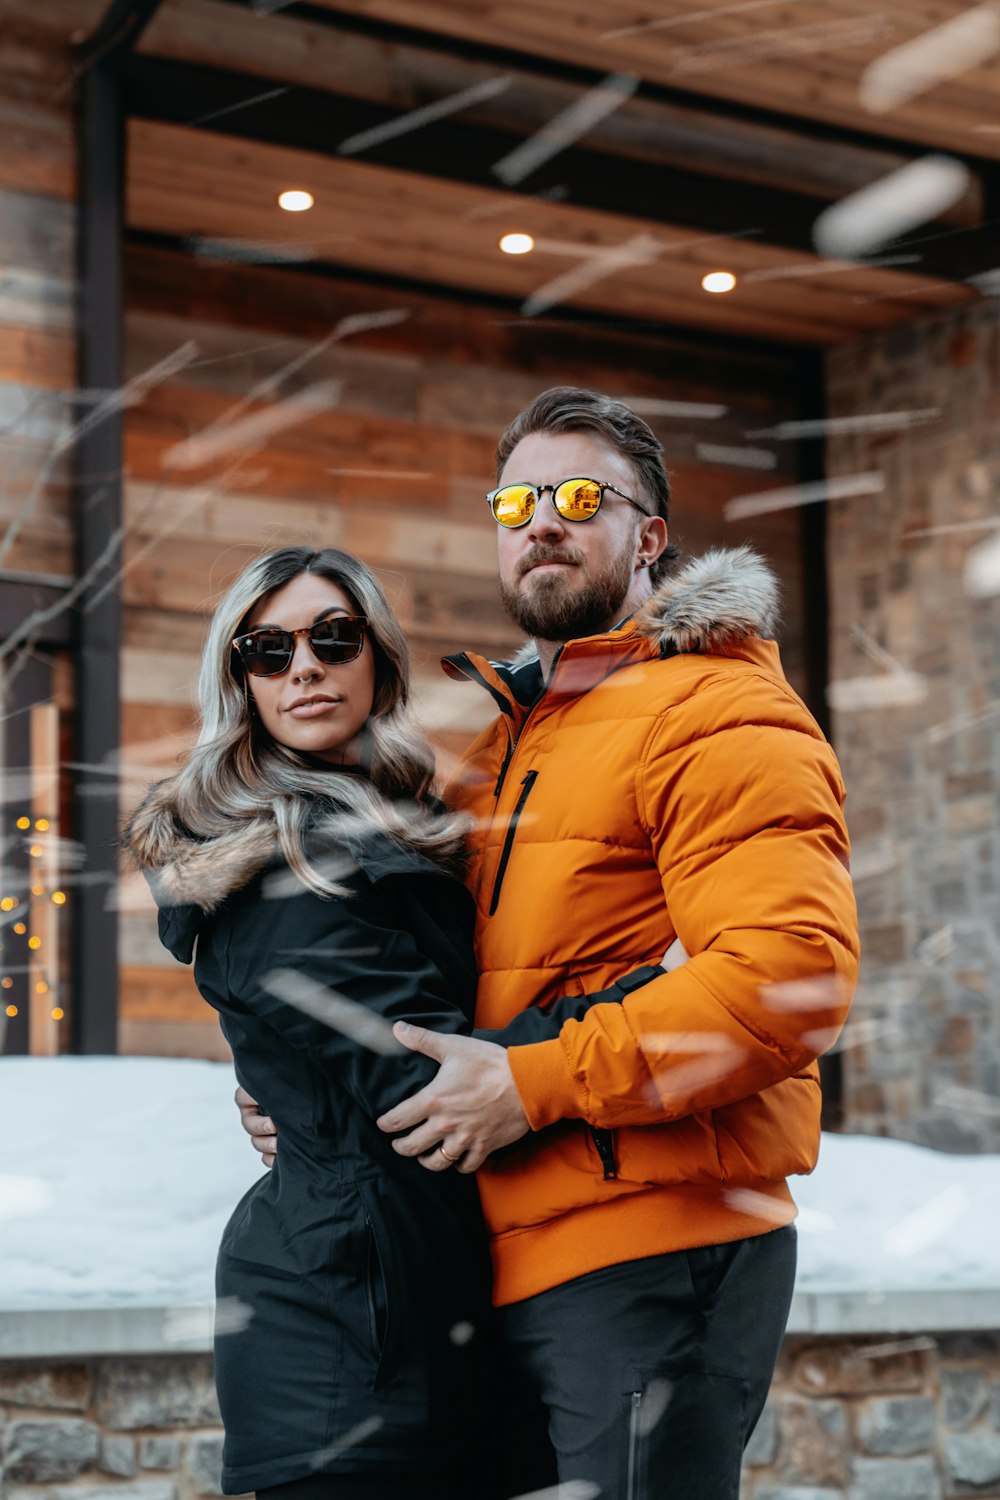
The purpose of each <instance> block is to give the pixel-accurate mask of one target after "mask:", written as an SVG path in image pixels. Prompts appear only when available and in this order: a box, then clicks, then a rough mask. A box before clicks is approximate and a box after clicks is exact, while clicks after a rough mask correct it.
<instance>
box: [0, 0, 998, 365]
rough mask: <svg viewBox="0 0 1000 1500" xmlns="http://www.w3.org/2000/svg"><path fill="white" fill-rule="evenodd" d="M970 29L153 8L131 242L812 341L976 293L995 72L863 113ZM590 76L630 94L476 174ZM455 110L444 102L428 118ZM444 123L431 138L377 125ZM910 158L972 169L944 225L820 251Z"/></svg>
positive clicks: (654, 13)
mask: <svg viewBox="0 0 1000 1500" xmlns="http://www.w3.org/2000/svg"><path fill="white" fill-rule="evenodd" d="M39 9H41V10H43V11H44V16H37V17H36V16H35V15H34V11H37V10H39ZM103 9H104V6H103V5H101V4H100V3H98V0H45V6H44V7H38V6H37V5H34V7H33V4H32V0H0V19H2V18H11V19H12V20H15V21H16V22H17V23H18V24H23V25H29V24H30V25H38V26H44V27H47V28H48V29H49V30H50V31H51V32H52V33H53V35H55V34H56V33H58V32H60V31H61V33H62V35H63V37H65V36H67V35H69V33H70V31H71V30H72V31H74V32H75V33H76V34H77V35H79V33H80V30H81V28H82V27H84V28H85V27H86V25H87V24H91V25H92V23H93V18H94V16H95V14H97V15H99V14H100V13H102V11H103ZM968 10H969V6H968V4H967V3H966V0H881V3H879V4H877V5H875V4H874V3H873V4H868V3H865V0H728V3H722V0H652V3H649V4H647V5H643V4H637V3H626V0H504V3H503V4H499V3H492V0H476V3H469V0H311V3H299V0H294V3H285V4H282V3H281V0H162V4H161V5H160V8H159V10H158V12H157V14H156V15H155V17H154V19H153V21H152V23H151V24H150V25H149V26H148V28H147V29H146V31H145V33H144V35H143V37H142V39H141V42H140V45H139V50H138V55H137V56H136V58H135V60H134V62H133V65H132V68H131V72H130V88H129V95H128V99H129V110H130V113H131V115H132V117H133V118H132V120H131V125H130V135H129V139H130V154H129V174H128V183H129V200H128V224H129V227H130V229H131V230H132V231H133V232H136V233H140V234H145V235H154V236H156V237H157V239H158V241H160V242H163V243H173V244H178V245H180V246H182V247H185V248H188V249H191V248H194V249H196V250H198V252H199V253H201V254H202V255H205V256H210V255H214V256H215V257H216V258H218V259H222V260H224V259H225V258H226V255H227V254H229V253H232V256H233V258H234V259H241V258H243V259H245V258H247V257H249V258H254V257H255V256H256V257H259V258H261V259H266V258H267V256H268V253H269V252H273V256H272V258H273V259H274V260H275V261H277V262H278V263H280V262H281V260H282V258H283V257H287V258H289V259H291V260H293V261H294V260H295V259H296V258H297V257H298V258H301V259H305V260H308V261H309V263H310V264H311V265H313V266H314V267H319V268H327V269H329V270H330V272H331V273H333V274H336V273H337V271H339V270H342V271H344V272H348V273H352V274H353V273H357V272H363V273H366V274H368V275H369V276H371V277H372V278H375V279H381V280H382V281H383V282H384V284H385V285H387V286H391V285H393V284H406V285H408V286H413V285H418V286H419V285H423V286H426V287H427V288H428V289H433V290H437V291H440V290H445V291H447V290H449V289H452V290H454V291H455V292H456V293H460V294H461V295H463V296H469V295H476V294H479V295H481V296H482V297H483V298H485V299H493V300H494V302H495V303H496V304H497V305H498V306H499V307H502V308H503V309H505V310H506V312H507V314H508V315H510V316H520V317H527V318H531V317H539V316H554V317H560V316H565V315H575V316H580V315H581V314H583V315H591V316H597V317H601V318H604V319H612V320H621V321H625V322H630V323H633V324H635V325H636V326H643V327H646V328H650V327H654V326H659V327H668V328H682V329H688V330H690V329H694V330H700V331H702V332H703V333H704V334H705V335H707V336H710V337H712V338H715V339H718V338H724V339H725V338H728V339H733V340H757V341H761V340H765V341H766V340H774V341H778V342H781V343H786V344H789V345H796V346H801V345H807V346H813V347H820V346H825V345H830V344H833V343H836V342H839V341H842V340H845V339H851V338H854V337H856V336H858V335H859V334H861V333H864V332H865V331H867V330H870V329H877V328H883V327H886V326H891V325H894V324H898V323H903V322H907V321H909V320H912V319H913V318H914V317H917V316H920V315H921V314H922V313H924V312H926V311H927V310H929V309H932V308H935V307H941V306H948V305H953V304H957V303H960V302H962V301H964V300H973V299H975V298H977V297H978V296H979V295H980V293H979V292H978V291H977V290H976V288H975V285H974V284H973V281H972V278H974V277H975V276H977V275H981V274H982V273H983V272H985V271H987V270H991V269H993V268H994V267H995V266H996V265H997V263H998V262H1000V252H998V251H997V250H996V248H995V236H994V233H993V225H994V223H995V222H996V220H997V218H998V217H1000V107H998V106H1000V59H998V57H997V56H993V57H985V56H984V58H983V60H982V61H981V63H980V64H979V65H977V66H974V67H970V68H969V69H968V70H967V71H966V72H965V73H963V74H962V76H960V77H956V78H953V79H952V80H950V81H942V82H939V83H937V84H936V85H934V86H933V87H930V88H927V89H925V90H924V92H922V93H921V94H920V95H919V96H918V97H915V98H913V99H911V100H909V101H904V102H901V103H899V104H898V105H897V106H896V107H895V108H893V109H879V110H873V109H869V108H866V107H865V105H864V103H863V102H862V101H863V97H864V95H863V91H859V88H860V85H861V83H862V80H863V77H864V76H865V70H866V69H867V68H868V67H869V66H870V65H871V64H872V63H873V62H874V61H875V60H876V59H878V58H880V57H884V56H885V55H886V54H887V53H888V52H890V51H891V50H892V49H893V48H896V47H898V46H900V45H901V44H903V43H905V42H907V41H911V40H913V39H914V38H916V37H919V36H921V35H923V34H924V33H926V32H927V31H928V30H929V29H931V28H933V27H935V26H940V25H941V24H942V23H943V22H945V21H948V20H949V19H952V18H955V17H958V16H960V15H962V14H963V13H964V12H966V11H968ZM610 73H613V74H623V75H632V76H633V77H634V78H635V79H636V80H641V82H640V83H637V85H636V86H635V88H634V91H632V92H631V94H630V96H629V97H627V98H625V99H624V101H623V102H622V103H621V104H620V106H619V107H618V108H616V109H615V110H613V111H612V112H610V113H607V114H605V115H604V117H603V118H602V119H600V120H598V121H597V122H596V123H594V124H593V125H592V126H591V128H590V129H589V130H587V131H586V133H585V134H584V135H582V136H581V138H580V139H578V140H577V141H575V142H573V143H572V144H571V145H570V146H568V147H567V148H566V149H563V150H561V151H559V152H558V153H556V154H554V155H553V157H552V158H551V159H550V160H548V161H546V162H545V163H543V164H542V165H541V166H540V167H538V168H537V169H535V170H533V171H532V172H530V173H528V174H526V175H525V176H524V177H523V178H522V179H520V180H507V179H505V177H504V175H503V172H502V171H501V172H498V171H497V163H498V162H499V161H502V160H503V159H504V158H505V157H506V156H508V155H509V154H510V152H511V151H513V150H514V149H516V148H517V147H518V146H519V145H522V144H523V143H524V142H525V141H529V140H531V139H533V138H535V137H537V135H538V133H539V132H544V131H545V129H546V127H547V126H548V125H549V123H550V122H551V121H552V120H553V118H554V117H556V116H558V115H559V114H560V113H561V112H562V111H565V110H566V109H568V108H570V107H571V106H573V105H574V104H575V103H577V102H578V101H579V100H580V99H581V97H583V96H585V95H586V94H587V93H588V92H589V91H591V90H593V89H594V87H595V86H596V85H598V84H600V82H601V80H602V79H604V78H606V77H607V75H608V74H610ZM631 87H632V86H631V85H628V88H631ZM456 95H457V96H460V98H461V99H464V100H465V102H464V104H463V105H462V107H461V108H460V109H454V110H452V109H450V108H449V107H448V105H447V102H446V101H450V100H454V98H455V96H456ZM442 101H445V107H444V108H443V109H442V110H441V111H440V112H439V113H438V116H437V118H434V119H429V120H428V119H424V120H423V121H422V122H420V123H419V124H417V123H411V124H410V126H409V128H404V129H402V130H400V131H398V132H397V133H395V134H393V132H392V131H391V130H386V128H385V127H387V126H392V125H393V123H394V122H398V121H399V120H400V119H401V117H404V116H405V115H406V114H407V113H408V112H410V111H414V110H426V109H427V107H428V106H431V107H432V113H433V110H434V107H437V106H440V105H441V104H442ZM373 130H374V131H375V132H376V135H375V137H373V136H372V134H371V132H372V131H373ZM359 137H360V138H361V140H362V142H363V144H362V145H361V147H360V148H357V149H356V148H355V146H352V145H350V144H348V145H347V147H346V149H345V142H347V143H350V142H352V141H353V142H357V140H358V138H359ZM928 150H934V151H938V152H947V153H950V154H953V155H957V156H958V157H959V158H960V159H961V160H962V161H963V162H964V164H965V165H966V167H967V170H968V187H967V189H966V191H965V193H964V195H963V196H962V197H961V198H960V199H959V200H958V201H957V202H956V203H954V204H953V205H952V206H951V207H950V208H949V209H948V210H947V211H946V212H945V213H943V214H942V215H941V216H940V218H939V219H937V220H935V221H934V222H932V223H930V224H928V225H923V226H920V227H919V228H917V229H916V230H914V231H913V232H912V233H911V234H910V235H909V236H908V237H906V238H905V239H904V240H903V241H902V242H895V243H890V244H888V245H887V246H886V247H885V248H884V250H883V251H882V253H881V256H874V255H873V256H872V257H871V258H870V259H871V260H872V261H874V264H872V263H856V264H847V263H844V262H831V261H825V260H824V259H823V258H822V257H821V256H819V255H818V254H817V253H816V251H815V249H814V247H813V238H812V229H813V224H814V221H815V218H816V217H817V215H818V214H819V213H820V212H821V211H822V209H823V208H824V207H825V206H826V205H828V204H831V203H834V202H836V201H837V200H838V199H840V198H842V197H844V196H846V195H848V194H850V193H852V192H855V191H857V190H858V189H860V188H862V187H864V186H867V185H868V184H870V183H873V182H876V181H878V180H879V179H880V178H882V177H884V176H886V175H887V174H889V173H891V172H893V171H894V170H896V169H898V168H900V167H902V166H904V165H906V164H907V163H908V162H911V161H913V160H915V159H917V158H919V157H920V156H922V155H924V154H926V153H927V151H928ZM288 186H302V187H308V188H309V189H310V191H312V192H313V193H314V194H315V197H316V207H315V208H314V209H313V210H312V211H311V212H309V213H307V214H304V215H298V216H296V215H288V214H284V213H282V212H281V211H280V210H278V209H277V207H276V201H275V200H276V196H277V193H278V191H279V190H280V189H281V188H284V187H288ZM509 230H520V231H524V232H527V233H530V234H531V235H533V236H534V238H535V241H536V248H535V250H534V251H533V252H532V253H531V254H530V255H526V256H522V257H511V256H507V255H504V254H502V253H501V252H500V251H499V249H498V240H499V238H500V235H501V234H502V233H504V232H506V231H509ZM234 241H238V242H240V244H239V245H234V244H233V242H234ZM206 242H214V244H210V243H206ZM219 242H228V247H227V245H226V244H220V243H219ZM879 259H881V260H882V261H883V262H884V263H883V264H881V265H880V264H879V263H878V261H879ZM719 268H726V269H730V270H732V271H733V272H734V273H735V274H736V276H737V278H738V280H737V286H736V289H735V290H734V291H733V292H732V293H730V294H728V295H725V296H722V297H713V296H710V295H708V294H706V293H705V292H703V291H702V289H701V286H700V279H701V276H702V275H703V274H704V272H705V271H708V270H713V269H719ZM540 293H541V294H542V295H541V297H539V294H540Z"/></svg>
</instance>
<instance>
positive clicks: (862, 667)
mask: <svg viewBox="0 0 1000 1500" xmlns="http://www.w3.org/2000/svg"><path fill="white" fill-rule="evenodd" d="M898 414H903V415H898ZM828 415H829V417H830V418H832V419H834V422H835V423H836V424H837V426H836V428H835V429H834V430H833V431H832V432H831V435H830V436H829V437H828V440H827V471H828V473H829V474H830V475H835V476H846V475H874V476H875V483H878V482H879V481H881V482H882V484H883V486H884V487H883V488H882V490H881V491H880V492H876V493H866V494H861V495H858V496H857V497H856V498H852V499H847V500H837V501H834V502H832V503H831V504H830V505H829V507H828V511H829V571H830V600H831V611H832V613H831V637H830V640H831V679H832V689H831V705H832V709H833V722H834V737H835V741H836V746H837V751H838V754H839V755H840V758H841V762H842V765H843V769H844V776H845V780H846V783H847V788H848V821H849V824H850V827H851V832H852V838H853V842H854V852H855V878H856V882H857V887H858V897H859V903H860V909H861V926H862V947H863V967H862V975H861V984H860V987H859V992H858V999H857V1002H856V1007H855V1018H854V1021H853V1023H852V1024H851V1025H850V1026H849V1028H848V1031H847V1033H846V1034H845V1039H844V1041H845V1050H844V1083H845V1089H844V1106H845V1123H846V1128H847V1129H849V1130H852V1131H858V1132H861V1133H863V1134H888V1135H893V1136H898V1137H903V1138H905V1139H909V1140H915V1141H919V1142H922V1143H924V1144H926V1145H930V1146H934V1147H937V1148H939V1149H943V1150H950V1151H982V1150H992V1151H996V1150H1000V1003H998V1002H1000V530H998V529H997V528H998V527H1000V446H998V444H997V431H998V424H1000V303H998V302H997V301H996V300H987V301H983V302H979V303H974V304H970V305H969V306H968V307H966V308H964V309H962V310H961V311H959V312H952V313H948V314H941V315H938V316H935V317H933V318H929V319H924V320H920V321H919V322H916V323H914V324H911V325H909V326H907V327H906V328H904V329H901V330H898V331H896V332H895V333H892V334H889V335H883V336H880V337H878V338H871V339H866V340H863V341H861V342H859V343H856V344H852V345H849V346H845V347H842V348H839V349H836V350H835V351H833V353H832V354H831V355H830V357H829V361H828ZM845 419H848V422H849V424H850V425H852V426H853V428H854V430H844V425H845ZM992 549H996V550H995V551H994V553H993V559H992V565H988V566H987V567H986V569H985V570H984V571H986V572H989V573H990V574H991V575H992V577H991V579H983V578H982V574H981V575H980V578H981V581H980V584H979V588H980V589H983V587H984V584H985V587H986V589H987V590H990V589H992V591H985V592H977V591H976V587H975V585H974V581H973V579H972V578H971V577H970V569H972V568H973V567H974V565H975V562H976V559H977V557H978V559H979V560H980V565H982V564H984V563H988V559H987V557H986V553H987V552H988V551H990V550H992ZM859 1022H860V1023H861V1024H860V1025H859Z"/></svg>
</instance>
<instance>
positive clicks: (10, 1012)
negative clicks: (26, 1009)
mask: <svg viewBox="0 0 1000 1500" xmlns="http://www.w3.org/2000/svg"><path fill="white" fill-rule="evenodd" d="M7 1014H8V1015H9V1016H16V1015H17V1006H16V1005H8V1007H7Z"/></svg>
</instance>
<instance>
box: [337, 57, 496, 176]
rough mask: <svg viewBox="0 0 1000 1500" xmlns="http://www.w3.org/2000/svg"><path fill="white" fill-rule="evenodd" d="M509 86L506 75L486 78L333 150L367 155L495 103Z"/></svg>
mask: <svg viewBox="0 0 1000 1500" xmlns="http://www.w3.org/2000/svg"><path fill="white" fill-rule="evenodd" d="M512 82H513V79H512V78H510V77H509V76H506V75H504V76H503V77H499V78H486V79H484V80H483V82H482V83H474V84H473V85H472V87H471V88H467V89H462V90H460V92H459V93H457V94H449V95H448V97H447V98H445V99H437V100H435V102H434V103H433V104H423V105H421V106H420V108H419V109H411V110H409V111H407V113H406V114H405V115H397V117H396V119H395V120H386V121H385V123H384V124H382V125H373V126H372V128H371V129H370V130H360V131H358V133H357V134H356V135H349V136H347V138H346V139H345V140H342V141H341V143H340V145H339V146H338V147H337V151H338V154H339V155H340V156H357V155H358V154H359V152H361V151H368V150H370V149H371V147H372V146H379V145H381V143H382V142H383V141H391V140H395V139H396V138H397V137H398V136H401V135H409V134H410V133H411V131H414V130H419V129H420V128H421V126H423V125H430V124H432V123H433V121H435V120H443V119H445V118H447V116H448V115H455V114H458V113H459V111H460V110H463V109H468V108H469V106H470V105H473V104H482V103H484V102H485V101H486V100H487V99H495V98H496V97H497V95H498V94H502V93H504V92H505V91H506V90H507V89H509V88H510V86H511V83H512Z"/></svg>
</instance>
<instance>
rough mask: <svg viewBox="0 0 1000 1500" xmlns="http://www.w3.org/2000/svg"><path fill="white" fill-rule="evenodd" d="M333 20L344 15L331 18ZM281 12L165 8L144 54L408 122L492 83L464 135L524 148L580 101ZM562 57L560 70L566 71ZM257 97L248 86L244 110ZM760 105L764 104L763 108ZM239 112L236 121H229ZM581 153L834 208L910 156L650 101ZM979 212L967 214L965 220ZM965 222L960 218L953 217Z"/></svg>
mask: <svg viewBox="0 0 1000 1500" xmlns="http://www.w3.org/2000/svg"><path fill="white" fill-rule="evenodd" d="M338 12H340V14H339V15H338V21H339V20H340V18H341V16H342V14H343V13H342V8H341V7H338ZM349 27H350V20H349V19H348V20H347V22H346V25H344V26H340V25H339V24H338V25H337V26H336V27H331V26H327V25H320V24H317V23H315V22H313V21H306V20H302V19H300V18H299V17H298V16H295V15H292V14H290V13H282V12H277V13H275V14H273V15H271V16H269V17H267V18H266V19H265V18H264V17H261V16H258V17H257V18H256V19H255V20H254V19H248V18H247V17H246V16H244V15H240V14H239V13H238V12H234V10H233V7H232V6H231V5H226V4H224V3H222V0H171V3H170V4H169V5H164V6H162V7H161V9H160V10H159V11H158V12H157V15H156V16H155V18H154V20H153V22H152V24H151V25H150V26H149V28H148V29H147V31H146V32H145V33H144V35H143V37H142V39H141V41H140V44H139V51H140V52H141V53H143V54H147V55H150V56H156V57H160V58H169V59H171V60H172V61H174V62H177V63H181V64H184V63H191V64H195V65H197V66H200V67H205V68H211V67H214V68H225V69H226V70H231V71H236V72H242V73H246V74H248V75H251V76H252V77H253V79H254V80H257V81H259V80H270V81H271V82H273V83H278V84H281V83H284V84H288V85H291V86H297V87H304V88H310V89H316V90H323V91H328V92H330V93H335V94H339V95H342V96H344V97H346V98H350V99H357V100H363V101H365V102H367V103H373V104H379V105H383V106H385V107H387V108H390V109H392V110H395V111H398V112H399V113H400V114H404V113H405V112H407V111H410V110H415V109H419V108H421V107H423V106H425V105H426V104H428V103H430V102H432V101H434V100H439V99H447V98H449V97H451V96H453V95H455V94H458V93H461V92H464V91H466V90H468V89H472V88H475V87H477V86H481V85H483V84H484V83H487V82H489V81H491V80H493V79H496V78H497V77H499V76H502V77H504V78H505V79H506V80H507V85H508V86H507V88H506V89H505V91H504V92H503V93H502V94H501V95H499V96H497V97H495V98H481V99H479V100H478V101H477V102H470V103H469V104H468V105H467V106H466V108H464V109H463V110H462V112H461V121H462V123H463V124H468V125H480V126H489V127H496V128H502V129H504V130H508V131H511V132H513V133H514V134H515V135H521V136H523V137H527V136H530V135H532V134H534V133H535V132H537V131H538V130H541V129H543V128H544V127H546V126H547V125H548V124H549V122H550V121H551V120H552V119H553V118H554V117H555V116H556V115H557V114H559V113H560V112H561V111H563V110H566V109H567V108H569V107H570V106H571V105H573V104H574V103H575V102H576V101H577V100H578V99H579V97H580V93H581V85H580V84H579V83H576V82H572V81H570V80H568V79H566V78H564V77H561V76H559V74H558V73H551V72H550V73H549V74H548V75H546V74H545V73H544V72H543V71H539V69H538V67H537V65H536V66H534V67H532V68H531V69H530V70H529V69H527V68H523V69H518V68H516V67H511V66H510V65H509V61H510V60H509V59H507V60H505V62H504V64H503V67H502V73H501V71H500V70H499V68H498V65H497V64H496V63H492V62H489V61H484V60H479V59H477V58H474V57H468V56H463V55H462V54H461V53H460V52H455V51H453V50H450V48H451V46H452V42H451V39H450V38H449V37H448V36H444V37H439V38H437V39H431V40H430V41H429V43H428V44H426V45H421V44H418V43H416V42H413V41H400V40H397V39H395V38H393V37H392V36H391V34H390V33H388V32H386V33H385V34H383V35H379V36H369V35H366V34H364V33H363V32H360V31H356V30H351V29H349ZM564 60H565V58H564V57H560V59H559V61H560V62H563V61H564ZM260 92H262V90H260V89H256V88H254V89H251V88H249V87H248V91H247V100H248V103H247V104H246V105H245V106H244V107H245V108H246V109H247V110H248V111H252V110H253V108H254V103H253V100H254V99H255V98H256V97H257V95H258V94H259V93H260ZM761 102H764V101H761ZM240 112H241V111H234V118H235V117H236V115H237V114H238V113H240ZM586 144H587V147H588V149H590V150H594V151H599V152H606V153H608V154H611V155H614V156H618V157H624V158H626V159H628V160H638V161H645V162H649V163H651V164H654V165H660V166H680V167H685V168H689V169H691V170H694V171H697V172H701V173H705V174H707V175H710V176H718V177H723V178H724V177H733V176H738V177H739V178H740V179H741V180H742V181H744V182H754V183H758V184H760V185H761V186H766V187H780V188H783V189H785V190H787V191H790V192H796V193H805V194H807V195H809V196H813V197H816V198H817V199H819V200H821V201H830V200H832V199H835V198H838V197H840V196H842V195H844V194H846V193H849V192H852V191H854V190H856V189H857V188H860V187H863V186H865V185H866V184H867V183H869V182H871V181H873V180H874V179H875V178H877V177H879V176H882V175H884V174H885V173H888V172H890V171H893V170H894V169H895V168H897V167H899V166H902V165H903V164H904V162H905V161H906V157H904V156H901V155H899V154H898V153H897V152H893V151H892V150H891V149H889V147H888V146H886V147H885V148H884V149H877V148H875V147H872V146H861V145H858V144H855V143H854V142H851V141H835V140H827V141H825V142H824V143H823V145H822V149H819V150H818V149H817V143H816V141H815V140H814V139H811V138H810V137H809V135H808V134H807V132H806V131H804V130H801V129H799V130H795V129H789V128H781V127H780V126H778V125H768V124H764V123H760V122H757V121H751V120H746V119H744V120H741V121H738V122H737V121H733V120H732V119H729V118H726V117H725V116H724V115H722V116H720V115H719V114H713V113H712V112H711V109H710V108H706V107H704V106H701V107H699V106H698V105H697V104H695V103H692V104H690V105H687V106H685V105H683V104H681V103H678V102H674V101H670V102H666V101H664V100H663V99H651V98H649V97H646V96H639V97H633V98H631V99H628V100H626V101H625V102H624V103H623V104H622V105H620V107H619V108H618V109H616V110H615V111H614V113H612V114H609V115H607V116H606V117H605V118H604V119H603V120H600V121H598V122H596V123H595V124H594V125H593V126H592V127H591V128H590V129H589V130H588V132H587V135H586ZM974 209H975V204H974V203H972V202H970V203H967V204H966V205H965V216H966V218H968V215H969V213H970V212H971V211H973V210H974ZM955 212H956V214H958V216H959V217H960V218H961V216H962V211H961V209H959V208H956V210H955Z"/></svg>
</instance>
